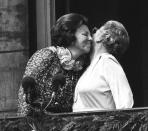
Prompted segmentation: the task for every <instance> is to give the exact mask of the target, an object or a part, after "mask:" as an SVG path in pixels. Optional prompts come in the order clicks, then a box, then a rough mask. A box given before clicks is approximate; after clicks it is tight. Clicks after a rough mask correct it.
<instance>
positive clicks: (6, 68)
mask: <svg viewBox="0 0 148 131" xmlns="http://www.w3.org/2000/svg"><path fill="white" fill-rule="evenodd" d="M28 53H29V44H28V19H27V0H0V111H4V110H15V109H17V92H18V88H19V85H20V81H21V78H22V74H23V72H24V67H25V66H26V62H27V60H28Z"/></svg>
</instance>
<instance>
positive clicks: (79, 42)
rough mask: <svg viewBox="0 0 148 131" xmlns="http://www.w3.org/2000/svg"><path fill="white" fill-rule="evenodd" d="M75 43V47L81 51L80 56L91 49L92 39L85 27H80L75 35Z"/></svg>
mask: <svg viewBox="0 0 148 131" xmlns="http://www.w3.org/2000/svg"><path fill="white" fill-rule="evenodd" d="M75 36H76V42H75V47H76V48H77V49H78V50H79V51H81V53H82V54H85V53H88V52H89V51H90V49H91V43H92V37H91V34H90V31H89V29H88V27H87V26H86V25H82V26H80V27H79V28H78V29H77V30H76V33H75Z"/></svg>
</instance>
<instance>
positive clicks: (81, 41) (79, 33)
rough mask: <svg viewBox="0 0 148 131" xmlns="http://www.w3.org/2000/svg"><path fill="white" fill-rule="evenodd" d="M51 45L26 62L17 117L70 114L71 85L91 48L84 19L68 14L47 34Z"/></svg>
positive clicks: (73, 87) (72, 90)
mask: <svg viewBox="0 0 148 131" xmlns="http://www.w3.org/2000/svg"><path fill="white" fill-rule="evenodd" d="M51 40H52V45H53V46H50V47H46V48H43V49H41V50H39V51H37V52H36V53H35V54H33V56H32V57H31V58H30V59H29V61H28V63H27V66H26V70H25V73H24V76H23V80H22V85H21V87H20V90H19V115H23V116H25V115H32V113H33V112H38V111H44V112H53V113H59V112H71V111H72V104H73V93H74V90H75V85H76V83H77V81H78V79H79V77H80V75H81V74H82V72H83V70H84V68H83V67H84V65H85V64H84V61H83V59H82V56H84V55H85V54H88V53H89V52H90V48H91V40H92V38H91V35H90V31H89V28H88V26H87V19H86V17H84V16H83V15H80V14H75V13H70V14H66V15H63V16H61V17H60V18H59V19H58V20H57V22H56V24H55V26H54V27H53V28H52V30H51Z"/></svg>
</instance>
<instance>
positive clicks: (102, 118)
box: [0, 107, 148, 131]
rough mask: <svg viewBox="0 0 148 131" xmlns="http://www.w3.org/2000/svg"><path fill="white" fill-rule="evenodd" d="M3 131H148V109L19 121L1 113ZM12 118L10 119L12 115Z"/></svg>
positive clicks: (37, 116) (22, 119) (0, 130)
mask: <svg viewBox="0 0 148 131" xmlns="http://www.w3.org/2000/svg"><path fill="white" fill-rule="evenodd" d="M0 114H1V115H0V131H148V107H144V108H133V109H126V110H108V111H94V112H80V113H57V114H42V113H40V114H38V115H35V116H33V117H16V116H15V115H14V114H15V113H14V114H13V113H12V112H11V115H10V113H8V112H1V113H0ZM8 114H9V115H8Z"/></svg>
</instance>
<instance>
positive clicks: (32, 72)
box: [18, 48, 54, 115]
mask: <svg viewBox="0 0 148 131" xmlns="http://www.w3.org/2000/svg"><path fill="white" fill-rule="evenodd" d="M53 58H54V55H53V51H51V50H50V49H49V48H44V49H42V50H39V51H37V52H36V53H35V54H33V56H32V57H31V58H30V59H29V61H28V63H27V66H26V70H25V73H24V76H23V78H25V77H26V76H27V77H32V78H34V79H35V81H36V82H40V80H41V78H40V77H42V74H43V73H44V71H45V70H46V68H49V67H50V65H51V64H52V60H53ZM33 97H35V96H33ZM26 98H29V97H28V96H26V94H25V93H24V89H23V87H22V85H21V86H20V89H19V93H18V107H19V111H18V112H19V113H20V114H21V115H26V113H27V112H28V108H29V106H30V102H29V101H30V100H26ZM28 102H29V103H28Z"/></svg>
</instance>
